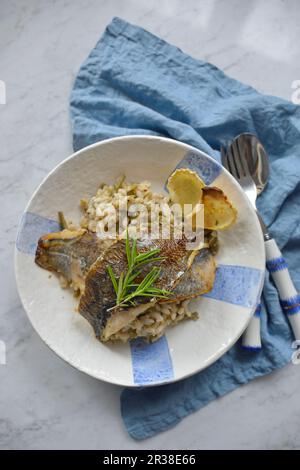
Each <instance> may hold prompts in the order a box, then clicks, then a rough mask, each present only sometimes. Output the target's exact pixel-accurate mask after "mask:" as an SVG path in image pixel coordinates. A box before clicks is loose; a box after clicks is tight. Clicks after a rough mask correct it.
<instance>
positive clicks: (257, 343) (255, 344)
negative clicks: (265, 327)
mask: <svg viewBox="0 0 300 470" xmlns="http://www.w3.org/2000/svg"><path fill="white" fill-rule="evenodd" d="M260 315H261V304H258V306H257V307H256V310H255V312H254V315H253V316H252V318H251V320H250V322H249V324H248V326H247V328H246V330H245V332H244V334H243V339H242V346H243V348H244V349H248V350H250V351H260V350H261V338H260Z"/></svg>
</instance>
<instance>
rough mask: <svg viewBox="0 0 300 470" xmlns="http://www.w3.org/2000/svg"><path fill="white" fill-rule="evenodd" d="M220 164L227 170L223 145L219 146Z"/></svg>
mask: <svg viewBox="0 0 300 470" xmlns="http://www.w3.org/2000/svg"><path fill="white" fill-rule="evenodd" d="M221 162H222V165H223V166H225V168H226V169H227V170H228V161H227V155H226V151H225V148H224V147H223V145H221Z"/></svg>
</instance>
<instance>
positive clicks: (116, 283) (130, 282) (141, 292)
mask: <svg viewBox="0 0 300 470" xmlns="http://www.w3.org/2000/svg"><path fill="white" fill-rule="evenodd" d="M125 251H126V258H127V265H128V267H127V270H126V271H125V272H122V273H121V274H120V277H119V278H118V279H117V278H116V276H115V273H114V272H113V269H112V267H111V266H108V267H107V272H108V274H109V277H110V279H111V282H112V285H113V288H114V291H115V293H116V305H115V306H114V307H112V308H110V309H109V310H113V309H115V308H124V307H129V306H130V305H131V306H132V305H135V303H134V299H135V298H136V297H152V298H153V297H156V298H164V299H165V298H167V297H168V296H169V295H170V294H171V292H169V291H167V290H165V289H159V288H157V287H154V284H155V281H156V280H157V278H158V277H159V275H160V272H161V269H160V268H159V267H157V266H154V267H153V268H152V269H151V270H150V271H149V272H148V273H147V274H146V276H145V277H144V278H143V279H142V281H141V282H140V283H139V284H137V283H135V282H134V281H135V280H136V278H137V277H138V276H139V275H140V274H141V270H140V268H141V266H144V265H146V264H148V263H153V262H159V261H163V260H164V258H163V257H161V256H158V255H159V253H160V249H159V248H155V249H154V250H150V251H147V252H145V253H138V252H137V246H136V239H134V240H132V244H131V247H130V241H129V237H128V232H127V235H126V240H125Z"/></svg>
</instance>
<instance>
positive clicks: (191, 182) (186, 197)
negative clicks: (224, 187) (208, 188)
mask: <svg viewBox="0 0 300 470" xmlns="http://www.w3.org/2000/svg"><path fill="white" fill-rule="evenodd" d="M204 186H205V183H204V181H203V180H202V179H201V178H200V177H199V176H198V174H197V173H196V172H195V171H192V170H189V169H188V168H179V169H178V170H175V171H174V173H172V174H171V176H169V179H168V182H167V189H168V191H169V193H170V197H171V200H172V202H175V203H177V204H180V205H181V206H182V207H183V206H184V204H192V206H193V207H194V206H195V205H196V204H201V202H202V188H204Z"/></svg>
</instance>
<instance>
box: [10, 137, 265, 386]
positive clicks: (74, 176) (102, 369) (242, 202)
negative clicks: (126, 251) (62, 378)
mask: <svg viewBox="0 0 300 470" xmlns="http://www.w3.org/2000/svg"><path fill="white" fill-rule="evenodd" d="M178 166H183V167H189V168H192V169H196V170H197V171H198V172H199V174H200V176H201V177H202V178H203V179H204V180H205V182H206V183H207V184H210V185H213V186H218V187H220V188H221V189H223V190H224V192H225V193H226V195H227V196H228V197H229V198H230V199H231V200H232V202H233V204H234V205H235V207H236V208H237V210H238V218H237V222H236V224H235V225H234V226H233V227H232V228H230V229H229V230H226V231H224V232H220V233H219V242H220V250H219V253H218V255H217V262H218V270H217V276H216V280H215V286H214V289H213V291H212V292H211V293H209V294H208V295H206V296H204V297H201V298H199V299H198V300H195V301H193V303H194V307H195V309H197V310H198V311H199V319H198V320H197V321H195V322H194V321H186V322H183V323H181V324H179V325H178V326H176V327H173V328H170V329H169V330H168V331H167V333H166V335H165V336H164V337H163V338H161V339H160V340H159V341H157V342H156V343H153V344H152V345H148V344H145V343H143V342H141V341H139V340H137V341H134V342H132V343H131V344H126V345H113V346H108V345H104V344H102V343H100V342H99V341H97V340H96V339H95V337H94V334H93V330H92V328H91V326H90V325H89V324H88V322H87V321H86V320H84V318H82V317H81V316H80V315H79V314H78V313H76V312H75V306H76V301H75V300H74V298H73V296H72V294H71V292H69V291H67V290H62V289H61V287H60V285H59V282H58V280H57V278H56V277H55V276H54V275H53V276H52V277H51V278H49V272H48V271H45V270H43V269H41V268H39V267H38V266H37V265H36V264H35V263H34V252H35V247H36V243H37V240H38V238H39V237H40V235H42V234H44V233H47V232H49V231H55V230H57V229H58V224H57V222H56V220H57V211H58V210H62V211H63V212H64V213H65V214H67V215H68V218H70V219H72V220H73V221H79V220H80V210H79V201H80V199H81V198H82V197H84V196H91V195H93V194H94V193H95V192H96V190H97V187H98V185H99V183H100V182H103V181H105V182H108V183H113V182H114V181H115V178H116V177H118V176H119V175H120V174H122V173H125V174H126V177H127V178H128V180H129V181H141V180H144V179H147V180H150V181H151V183H152V185H153V187H154V189H155V190H159V191H162V190H163V188H164V184H165V182H166V180H167V178H168V176H169V175H170V173H171V172H172V171H173V170H174V168H176V167H178ZM15 262H16V277H17V284H18V288H19V293H20V297H21V299H22V302H23V305H24V308H25V310H26V312H27V315H28V317H29V319H30V321H31V323H32V325H33V327H34V328H35V330H36V331H37V333H38V334H39V335H40V337H41V338H42V339H43V340H44V341H45V343H46V344H47V345H48V346H49V347H50V348H51V349H52V350H53V351H55V352H56V353H57V354H58V355H59V356H60V357H61V358H62V359H64V360H65V361H67V362H68V363H69V364H71V365H72V366H74V367H76V368H77V369H79V370H81V371H83V372H85V373H86V374H89V375H91V376H93V377H96V378H98V379H101V380H105V381H107V382H111V383H115V384H119V385H125V386H141V385H154V384H161V383H166V382H173V381H176V380H179V379H182V378H183V377H186V376H188V375H191V374H194V373H195V372H197V371H199V370H201V369H204V368H205V367H207V366H209V365H210V364H212V363H213V362H214V361H216V360H217V359H218V358H219V357H220V356H221V355H222V354H224V353H225V352H226V351H227V350H228V349H229V348H230V347H231V346H232V345H233V344H234V343H235V342H236V341H237V339H238V338H239V337H240V335H241V334H242V332H243V331H244V329H245V327H246V326H247V324H248V322H249V320H250V318H251V315H252V314H253V312H254V310H255V307H256V304H257V302H258V300H259V298H260V294H261V289H262V284H263V274H264V267H265V252H264V244H263V238H262V234H261V230H260V227H259V223H258V221H257V218H256V215H255V213H254V211H253V209H252V207H251V205H250V203H249V201H248V200H247V198H246V197H245V195H244V193H243V192H242V190H241V188H240V187H239V185H238V184H237V183H236V182H235V180H234V179H233V178H232V177H231V175H230V174H229V173H228V172H227V171H226V170H224V169H223V168H222V167H221V166H220V165H218V164H217V163H216V162H215V160H213V159H212V158H210V157H209V156H207V155H206V154H204V153H202V152H199V151H198V150H196V149H195V148H193V147H191V146H189V145H186V144H182V143H180V142H177V141H174V140H170V139H165V138H161V137H152V136H126V137H120V138H115V139H110V140H106V141H102V142H99V143H96V144H94V145H91V146H89V147H86V148H85V149H82V150H80V151H79V152H77V153H75V154H74V155H72V156H71V157H69V158H67V159H66V160H64V161H63V162H62V163H61V164H60V165H58V166H57V167H56V168H55V169H54V170H53V171H52V172H51V173H50V174H49V175H48V176H47V178H46V179H45V180H44V181H43V182H42V184H41V185H40V186H39V187H38V189H37V190H36V191H35V193H34V194H33V196H32V198H31V200H30V202H29V204H28V206H27V208H26V211H25V213H24V215H23V218H22V221H21V223H20V227H19V233H18V238H17V243H16V257H15Z"/></svg>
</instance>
